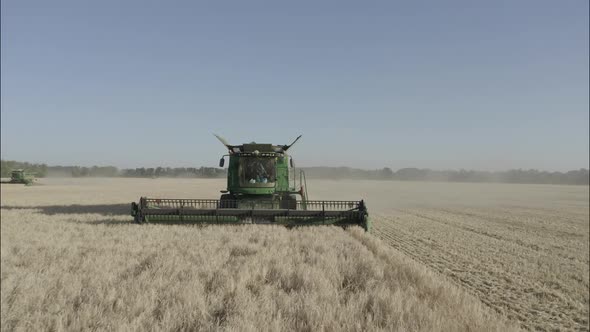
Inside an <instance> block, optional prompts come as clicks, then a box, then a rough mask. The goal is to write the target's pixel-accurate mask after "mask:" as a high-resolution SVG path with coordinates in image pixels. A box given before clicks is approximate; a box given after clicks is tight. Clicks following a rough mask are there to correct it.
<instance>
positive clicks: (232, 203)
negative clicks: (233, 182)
mask: <svg viewBox="0 0 590 332" xmlns="http://www.w3.org/2000/svg"><path fill="white" fill-rule="evenodd" d="M237 207H238V202H236V198H235V196H234V195H232V194H223V195H221V197H220V198H219V208H220V209H236V208H237Z"/></svg>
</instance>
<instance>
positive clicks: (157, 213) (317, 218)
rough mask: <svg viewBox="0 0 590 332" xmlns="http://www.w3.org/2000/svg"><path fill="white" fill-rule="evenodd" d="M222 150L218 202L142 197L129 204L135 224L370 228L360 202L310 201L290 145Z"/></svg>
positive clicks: (265, 145)
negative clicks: (223, 176)
mask: <svg viewBox="0 0 590 332" xmlns="http://www.w3.org/2000/svg"><path fill="white" fill-rule="evenodd" d="M215 136H216V137H217V138H218V139H219V140H220V141H221V143H223V145H224V146H225V147H226V148H227V150H228V153H227V154H226V155H224V156H223V157H222V158H221V160H220V162H219V167H223V166H224V165H225V160H226V159H228V169H227V188H226V189H225V190H222V191H221V193H222V195H221V197H220V198H219V199H187V198H184V199H183V198H147V197H141V198H140V199H139V202H137V203H136V202H133V203H131V215H132V216H133V217H134V220H135V222H136V223H146V222H158V223H176V224H177V223H201V224H269V225H285V226H291V227H292V226H303V225H306V226H307V225H337V226H350V225H358V226H361V227H363V228H364V229H365V230H366V231H368V230H369V229H370V222H369V214H368V211H367V207H366V205H365V202H364V201H363V200H360V201H313V200H309V198H308V195H307V187H306V180H305V173H304V172H303V171H302V170H299V172H296V170H295V168H294V163H293V159H292V158H291V156H290V155H289V154H288V153H287V151H288V150H289V148H291V146H293V144H295V142H297V140H299V138H300V137H301V136H299V137H297V139H296V140H295V141H294V142H293V143H291V144H289V145H273V144H260V143H255V142H252V143H246V144H242V145H231V144H229V143H227V141H225V140H224V139H223V138H221V137H219V136H217V135H215Z"/></svg>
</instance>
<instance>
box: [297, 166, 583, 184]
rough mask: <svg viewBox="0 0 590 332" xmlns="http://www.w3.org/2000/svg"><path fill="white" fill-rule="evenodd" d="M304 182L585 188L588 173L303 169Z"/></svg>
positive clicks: (342, 168)
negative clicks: (412, 182) (411, 182)
mask: <svg viewBox="0 0 590 332" xmlns="http://www.w3.org/2000/svg"><path fill="white" fill-rule="evenodd" d="M304 170H305V174H306V176H307V177H308V178H324V179H334V180H337V179H374V180H398V181H442V182H497V183H531V184H575V185H588V182H589V175H588V169H584V168H582V169H579V170H572V171H568V172H547V171H539V170H536V169H528V170H524V169H512V170H508V171H497V172H490V171H473V170H464V169H461V170H444V171H438V170H431V169H424V168H402V169H399V170H397V171H395V172H394V171H393V170H392V169H390V168H389V167H385V168H382V169H376V170H363V169H356V168H349V167H308V168H304Z"/></svg>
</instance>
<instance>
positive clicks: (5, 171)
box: [0, 160, 226, 178]
mask: <svg viewBox="0 0 590 332" xmlns="http://www.w3.org/2000/svg"><path fill="white" fill-rule="evenodd" d="M21 168H22V169H25V170H26V171H28V172H34V173H35V175H36V176H37V177H74V178H80V177H134V178H153V177H183V178H216V177H225V175H226V171H225V170H224V169H222V168H215V167H199V168H195V167H174V168H173V167H154V168H150V167H148V168H146V167H140V168H124V169H119V168H117V167H114V166H91V167H84V166H47V165H46V164H34V163H27V162H18V161H13V160H2V161H1V164H0V171H1V177H3V178H4V177H10V172H11V171H12V170H14V169H21Z"/></svg>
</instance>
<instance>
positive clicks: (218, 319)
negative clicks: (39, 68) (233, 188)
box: [0, 179, 589, 331]
mask: <svg viewBox="0 0 590 332" xmlns="http://www.w3.org/2000/svg"><path fill="white" fill-rule="evenodd" d="M39 182H40V183H41V185H39V186H32V187H25V186H20V185H2V186H1V190H2V191H1V194H2V196H1V197H2V201H1V207H2V208H1V220H0V226H1V229H0V236H1V239H0V240H1V275H0V284H1V328H2V330H3V331H5V330H6V331H10V330H17V331H31V330H52V331H60V330H71V331H77V330H83V329H92V330H121V331H129V330H131V331H143V330H153V331H156V330H170V331H194V330H245V331H258V330H263V331H279V330H300V331H318V330H320V331H321V330H324V331H341V330H351V331H361V330H362V331H366V330H383V331H389V330H399V331H451V330H453V331H480V330H482V331H506V330H518V329H520V328H524V329H531V330H554V329H571V330H588V320H587V317H588V303H589V302H588V301H589V300H588V292H589V287H588V273H589V271H588V266H589V257H588V241H589V220H588V213H589V210H588V187H568V186H531V185H503V184H448V183H417V182H375V181H322V180H313V181H311V180H310V181H309V184H310V186H309V191H310V192H309V193H310V195H311V197H312V198H313V199H360V198H364V199H366V201H367V204H368V207H369V212H370V214H371V217H372V219H373V220H374V230H373V232H372V233H371V234H365V233H364V232H362V231H361V230H360V229H358V228H354V229H348V230H342V229H339V228H335V227H308V228H297V229H293V230H288V229H286V228H282V227H275V226H265V225H261V226H254V225H244V226H233V227H232V226H207V227H199V226H186V225H134V224H130V221H131V217H130V216H128V212H129V203H130V202H131V201H136V200H137V199H138V198H139V197H140V196H160V197H172V198H185V197H186V198H213V197H217V196H218V195H219V189H222V188H223V187H224V181H223V180H186V179H42V180H41V181H39Z"/></svg>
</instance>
